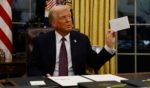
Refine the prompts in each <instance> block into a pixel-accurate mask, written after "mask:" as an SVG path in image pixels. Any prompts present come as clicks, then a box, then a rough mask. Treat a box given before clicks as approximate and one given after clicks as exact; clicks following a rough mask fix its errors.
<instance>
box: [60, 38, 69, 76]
mask: <svg viewBox="0 0 150 88" xmlns="http://www.w3.org/2000/svg"><path fill="white" fill-rule="evenodd" d="M61 41H62V44H61V47H60V53H59V76H67V75H68V59H67V51H66V47H65V41H66V39H65V38H62V39H61Z"/></svg>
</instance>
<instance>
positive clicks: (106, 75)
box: [83, 74, 127, 82]
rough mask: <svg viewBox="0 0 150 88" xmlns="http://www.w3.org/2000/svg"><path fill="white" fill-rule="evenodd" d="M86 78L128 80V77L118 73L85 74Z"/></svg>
mask: <svg viewBox="0 0 150 88" xmlns="http://www.w3.org/2000/svg"><path fill="white" fill-rule="evenodd" d="M83 76H84V77H86V78H89V79H92V80H94V81H117V82H120V81H121V80H127V79H126V78H123V77H119V76H116V75H111V74H104V75H83Z"/></svg>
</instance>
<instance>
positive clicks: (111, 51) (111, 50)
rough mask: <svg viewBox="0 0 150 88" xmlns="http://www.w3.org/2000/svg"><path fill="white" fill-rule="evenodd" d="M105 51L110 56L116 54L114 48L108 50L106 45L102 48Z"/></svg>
mask: <svg viewBox="0 0 150 88" xmlns="http://www.w3.org/2000/svg"><path fill="white" fill-rule="evenodd" d="M104 48H105V50H106V51H107V52H108V53H110V54H112V55H113V54H114V53H115V52H116V49H114V48H109V47H108V46H107V45H105V46H104Z"/></svg>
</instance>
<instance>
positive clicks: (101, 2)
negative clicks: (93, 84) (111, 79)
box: [72, 0, 116, 74]
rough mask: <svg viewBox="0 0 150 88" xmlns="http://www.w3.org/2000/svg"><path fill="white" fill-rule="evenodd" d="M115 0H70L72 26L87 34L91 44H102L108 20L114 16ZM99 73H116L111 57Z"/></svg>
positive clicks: (114, 63) (114, 62) (113, 59)
mask: <svg viewBox="0 0 150 88" xmlns="http://www.w3.org/2000/svg"><path fill="white" fill-rule="evenodd" d="M115 3H116V0H72V12H73V19H74V27H75V28H79V30H80V32H82V33H84V34H86V35H88V36H89V38H90V41H91V44H92V45H99V46H104V41H105V32H106V31H107V29H109V20H110V19H113V18H115ZM99 73H100V74H106V73H111V74H115V73H116V59H115V57H113V58H112V59H111V60H110V61H108V62H107V63H106V64H105V65H104V66H103V67H102V68H101V69H100V70H99Z"/></svg>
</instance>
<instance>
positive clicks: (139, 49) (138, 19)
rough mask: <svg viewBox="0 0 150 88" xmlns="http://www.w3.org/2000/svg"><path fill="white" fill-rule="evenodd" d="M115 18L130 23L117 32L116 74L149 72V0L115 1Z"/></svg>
mask: <svg viewBox="0 0 150 88" xmlns="http://www.w3.org/2000/svg"><path fill="white" fill-rule="evenodd" d="M117 16H118V17H122V16H128V18H129V23H130V29H126V30H122V31H119V32H118V39H117V49H118V52H117V73H136V72H150V68H149V67H150V65H149V64H150V0H117Z"/></svg>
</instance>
